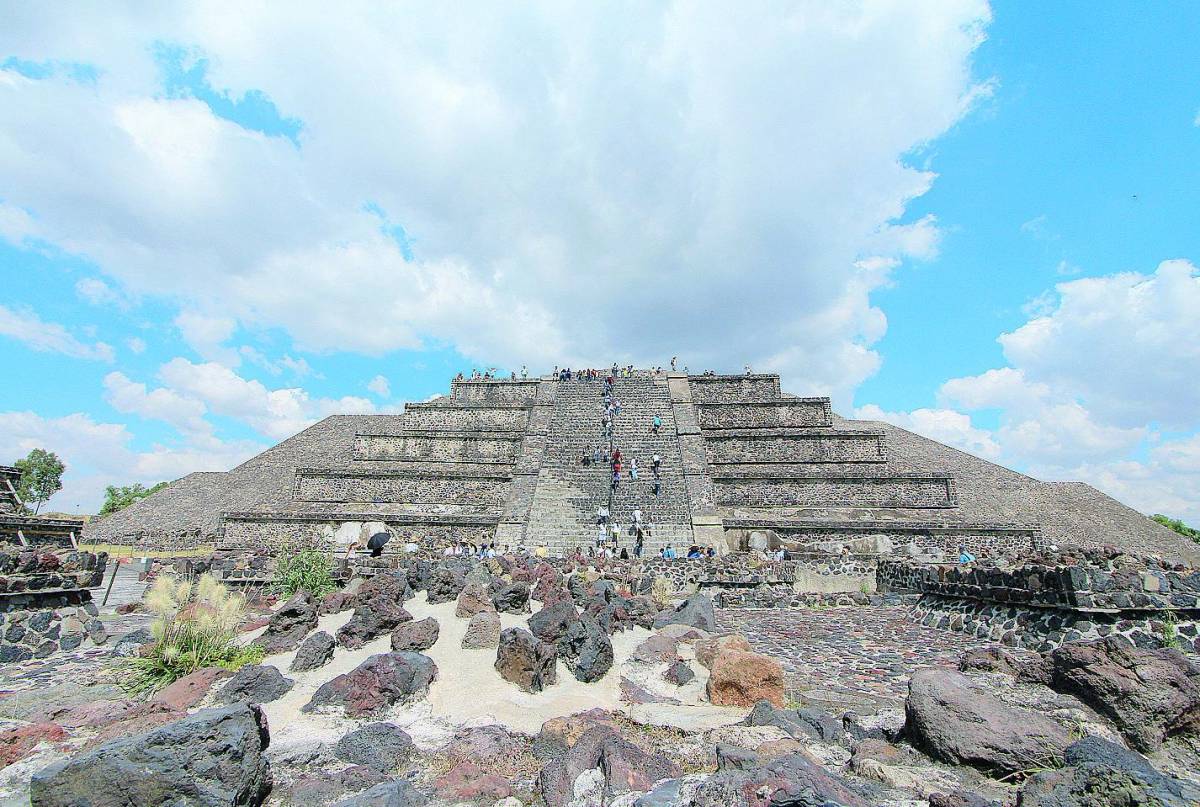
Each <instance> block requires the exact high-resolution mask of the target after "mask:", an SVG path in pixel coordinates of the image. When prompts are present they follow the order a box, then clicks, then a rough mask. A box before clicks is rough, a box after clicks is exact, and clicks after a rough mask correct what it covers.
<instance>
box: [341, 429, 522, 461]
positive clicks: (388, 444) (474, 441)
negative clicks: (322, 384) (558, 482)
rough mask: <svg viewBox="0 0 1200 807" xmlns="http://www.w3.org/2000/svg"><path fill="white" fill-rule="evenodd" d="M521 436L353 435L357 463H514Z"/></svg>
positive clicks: (445, 433)
mask: <svg viewBox="0 0 1200 807" xmlns="http://www.w3.org/2000/svg"><path fill="white" fill-rule="evenodd" d="M523 437H524V434H523V433H522V432H480V431H466V432H451V431H428V430H420V431H416V430H414V431H407V432H402V433H399V434H356V435H354V459H356V460H405V461H410V462H417V461H422V460H432V461H435V462H475V463H509V464H511V463H514V462H516V459H517V455H518V453H519V452H520V449H521V440H522V439H523Z"/></svg>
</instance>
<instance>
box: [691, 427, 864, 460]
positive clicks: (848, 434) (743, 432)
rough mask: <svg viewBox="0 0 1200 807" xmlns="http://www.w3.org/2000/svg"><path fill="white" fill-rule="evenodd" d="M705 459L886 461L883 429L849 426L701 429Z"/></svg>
mask: <svg viewBox="0 0 1200 807" xmlns="http://www.w3.org/2000/svg"><path fill="white" fill-rule="evenodd" d="M704 448H705V451H706V453H707V455H708V461H709V463H712V464H719V463H752V462H770V463H848V462H854V463H859V462H887V445H886V443H885V438H884V434H883V432H876V431H851V430H848V429H765V428H764V429H722V430H718V431H706V432H704Z"/></svg>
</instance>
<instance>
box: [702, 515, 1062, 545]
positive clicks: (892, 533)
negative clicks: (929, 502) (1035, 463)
mask: <svg viewBox="0 0 1200 807" xmlns="http://www.w3.org/2000/svg"><path fill="white" fill-rule="evenodd" d="M725 528H726V529H727V530H732V531H734V532H735V533H738V534H741V537H744V538H745V537H748V536H749V534H750V533H752V532H756V531H757V532H766V531H770V532H773V533H774V534H775V535H777V536H778V537H779V538H780V539H781V540H782V541H784V543H785V544H786V545H787V546H789V547H797V548H805V547H810V548H818V547H822V546H829V545H831V544H838V543H846V542H848V541H862V542H865V543H874V544H876V545H880V544H881V539H886V540H887V542H889V543H890V544H891V551H892V552H900V551H902V548H903V547H905V546H907V545H909V544H912V545H915V546H917V547H920V548H929V549H942V550H945V551H947V552H951V553H956V552H957V551H958V549H959V548H960V547H961V548H965V549H967V550H969V551H972V552H975V553H978V552H979V551H980V550H981V549H984V548H986V549H988V551H1000V552H1004V551H1012V552H1013V553H1014V554H1022V553H1025V554H1027V553H1028V552H1030V551H1032V550H1033V549H1035V548H1041V546H1042V544H1043V540H1042V534H1041V530H1040V529H1039V528H1037V527H1035V526H1030V525H1021V524H995V523H977V522H966V521H954V520H938V519H929V520H923V521H917V520H912V521H837V520H831V521H823V520H811V519H786V518H783V519H779V518H728V517H727V518H726V519H725Z"/></svg>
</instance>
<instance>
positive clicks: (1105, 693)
mask: <svg viewBox="0 0 1200 807" xmlns="http://www.w3.org/2000/svg"><path fill="white" fill-rule="evenodd" d="M1045 662H1046V663H1045V665H1044V666H1045V667H1046V668H1047V671H1048V680H1047V681H1046V683H1047V684H1048V685H1049V686H1050V688H1051V689H1054V690H1056V691H1058V692H1064V693H1066V694H1069V695H1074V696H1075V697H1077V698H1079V699H1080V700H1081V701H1083V702H1084V703H1086V704H1088V705H1089V706H1091V707H1092V708H1093V709H1095V710H1096V711H1098V712H1100V713H1101V714H1103V715H1106V716H1107V717H1109V718H1111V719H1112V721H1113V723H1115V724H1116V726H1117V728H1118V729H1120V731H1121V734H1122V735H1123V736H1124V737H1125V739H1126V740H1128V741H1129V744H1130V745H1132V746H1133V747H1134V748H1137V749H1138V750H1140V751H1154V750H1155V749H1157V748H1158V747H1159V746H1160V745H1162V742H1163V740H1164V739H1165V738H1167V737H1170V736H1172V735H1175V734H1197V733H1200V667H1197V666H1196V665H1194V664H1192V663H1191V662H1190V661H1188V660H1187V658H1186V657H1185V656H1184V655H1183V654H1182V653H1180V652H1179V651H1178V650H1168V649H1148V648H1140V647H1134V646H1133V645H1132V644H1130V643H1129V642H1128V641H1127V640H1125V639H1123V638H1120V637H1115V636H1110V637H1108V638H1106V639H1103V640H1101V641H1099V642H1090V643H1074V642H1073V643H1070V644H1065V645H1063V646H1062V647H1060V648H1058V649H1057V650H1054V651H1052V652H1051V653H1050V654H1049V655H1048V656H1047V657H1046V658H1045Z"/></svg>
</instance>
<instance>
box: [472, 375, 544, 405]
mask: <svg viewBox="0 0 1200 807" xmlns="http://www.w3.org/2000/svg"><path fill="white" fill-rule="evenodd" d="M540 383H541V382H540V381H538V380H537V379H532V380H517V381H509V380H504V379H488V380H482V379H478V380H473V379H464V380H461V381H460V380H457V379H455V380H454V381H451V382H450V396H451V397H452V398H454V399H455V400H456V401H466V402H471V403H494V402H503V403H531V402H532V401H533V400H534V399H535V398H537V394H538V385H539V384H540Z"/></svg>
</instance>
